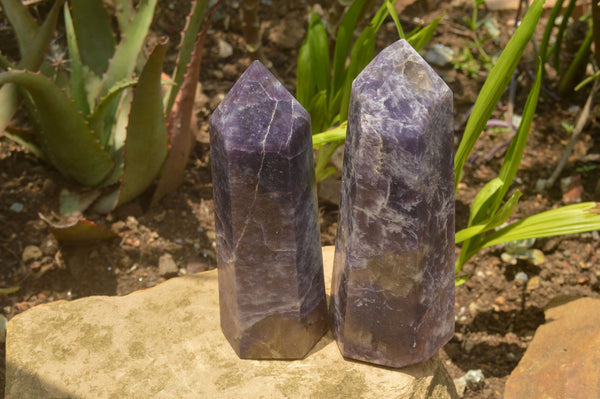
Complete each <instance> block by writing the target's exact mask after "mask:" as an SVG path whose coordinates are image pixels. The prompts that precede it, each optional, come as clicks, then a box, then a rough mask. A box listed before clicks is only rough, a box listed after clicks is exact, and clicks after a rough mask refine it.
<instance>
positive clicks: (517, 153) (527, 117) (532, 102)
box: [490, 59, 543, 214]
mask: <svg viewBox="0 0 600 399" xmlns="http://www.w3.org/2000/svg"><path fill="white" fill-rule="evenodd" d="M542 67H543V66H542V61H541V59H540V60H539V61H538V70H537V76H536V79H535V81H534V82H533V87H532V88H531V91H530V92H529V96H527V101H526V102H525V107H524V108H523V116H522V118H521V123H520V124H519V128H518V129H517V132H516V134H515V137H514V138H513V139H512V141H511V143H510V146H509V147H508V150H507V151H506V154H505V156H504V160H503V162H502V167H501V168H500V173H499V174H498V177H499V179H500V180H501V181H502V186H501V187H500V190H498V192H497V194H496V196H495V199H494V202H493V204H492V207H491V211H490V212H491V213H492V214H493V213H495V212H496V209H498V207H499V206H500V203H501V202H502V199H503V198H504V196H505V195H506V193H507V192H508V190H509V188H510V185H511V184H512V181H513V179H514V177H515V175H516V174H517V170H519V165H520V164H521V159H523V152H524V151H525V146H526V145H527V139H528V138H529V131H530V130H531V123H532V121H533V117H534V115H535V110H536V108H537V103H538V97H539V95H540V89H541V87H542Z"/></svg>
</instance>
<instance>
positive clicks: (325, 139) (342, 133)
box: [312, 121, 348, 149]
mask: <svg viewBox="0 0 600 399" xmlns="http://www.w3.org/2000/svg"><path fill="white" fill-rule="evenodd" d="M347 125H348V122H347V121H346V122H344V123H342V124H341V125H339V126H337V127H334V128H333V129H330V130H327V131H326V132H323V133H318V134H315V135H313V136H312V141H313V148H315V149H316V148H319V147H321V146H324V145H325V144H328V143H335V142H337V141H344V140H345V139H346V127H347Z"/></svg>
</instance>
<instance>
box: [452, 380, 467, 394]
mask: <svg viewBox="0 0 600 399" xmlns="http://www.w3.org/2000/svg"><path fill="white" fill-rule="evenodd" d="M454 387H455V388H456V393H457V394H458V397H459V398H462V397H463V396H465V390H466V389H467V382H466V381H465V377H460V378H455V379H454Z"/></svg>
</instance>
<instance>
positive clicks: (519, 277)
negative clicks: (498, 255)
mask: <svg viewBox="0 0 600 399" xmlns="http://www.w3.org/2000/svg"><path fill="white" fill-rule="evenodd" d="M528 280H529V276H528V275H527V273H524V272H519V273H517V274H515V283H520V284H527V281H528Z"/></svg>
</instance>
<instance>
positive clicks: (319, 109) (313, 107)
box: [308, 90, 329, 133]
mask: <svg viewBox="0 0 600 399" xmlns="http://www.w3.org/2000/svg"><path fill="white" fill-rule="evenodd" d="M308 112H309V113H310V118H311V125H312V132H313V133H317V132H320V131H322V130H323V129H326V128H327V127H328V126H329V119H328V118H327V92H326V91H325V90H321V91H319V92H318V93H317V94H316V95H315V96H313V98H312V101H311V102H310V106H309V107H308Z"/></svg>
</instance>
